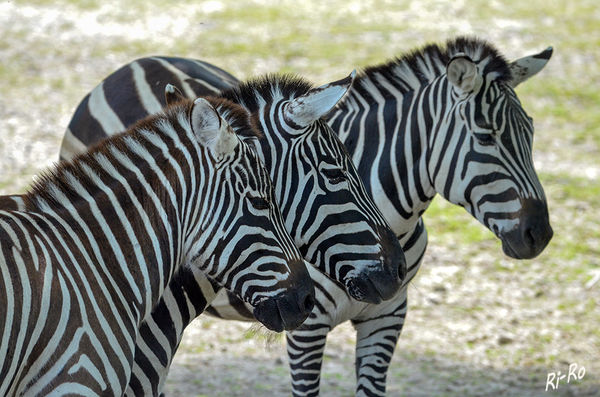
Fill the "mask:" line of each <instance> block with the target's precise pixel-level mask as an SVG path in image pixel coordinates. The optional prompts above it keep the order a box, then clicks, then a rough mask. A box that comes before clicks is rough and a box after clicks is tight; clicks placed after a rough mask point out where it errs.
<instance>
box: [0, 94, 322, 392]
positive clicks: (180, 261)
mask: <svg viewBox="0 0 600 397" xmlns="http://www.w3.org/2000/svg"><path fill="white" fill-rule="evenodd" d="M234 131H235V132H238V133H243V134H245V135H248V134H249V131H251V128H250V126H249V123H248V114H247V112H245V111H244V110H243V109H242V108H241V107H239V106H237V105H234V104H232V103H230V102H227V101H225V100H221V99H219V100H210V102H209V101H207V100H205V99H202V98H200V99H198V100H196V101H194V102H192V101H186V102H181V103H180V104H178V105H176V106H173V107H170V108H168V109H167V110H166V112H165V113H161V114H159V115H157V116H153V117H150V118H148V119H146V120H144V121H142V122H140V123H138V124H136V126H135V127H134V128H132V129H131V130H129V131H127V132H125V133H123V134H120V135H116V136H114V137H113V138H111V139H109V140H106V141H105V142H104V143H102V144H101V145H99V146H98V147H96V148H95V149H92V150H91V151H90V152H88V153H85V154H83V155H81V156H78V157H76V158H75V159H74V160H72V161H69V162H63V163H61V164H60V165H58V166H57V167H55V168H53V169H52V170H51V171H50V172H47V173H46V174H45V175H44V176H42V177H41V178H40V180H39V181H37V182H36V183H35V185H34V187H33V188H32V189H31V191H30V192H29V193H28V194H26V195H25V196H23V197H22V199H23V201H19V200H17V201H15V204H17V205H18V206H20V207H21V208H23V210H21V211H16V210H3V211H0V249H1V251H2V255H1V256H0V262H1V263H0V285H1V288H0V290H2V293H1V294H0V319H1V321H0V325H1V326H0V329H1V330H2V331H1V334H0V357H3V358H4V359H3V360H2V363H0V395H66V394H70V395H71V394H77V395H90V396H91V395H94V396H95V395H122V394H123V393H124V391H125V387H126V386H127V384H128V382H129V379H130V376H131V369H132V364H133V359H134V351H135V349H136V337H137V334H138V328H139V326H140V324H141V322H142V320H143V319H144V318H146V317H148V316H149V314H150V313H151V312H152V310H153V308H154V306H155V304H156V303H157V302H158V301H159V299H160V298H161V297H163V295H165V296H167V293H166V292H165V288H167V287H168V285H169V282H170V280H171V277H172V275H173V274H178V270H179V269H180V268H184V269H187V270H188V271H190V272H192V273H200V272H202V273H204V274H206V275H209V276H210V277H211V279H212V280H213V281H214V282H216V283H218V284H219V285H222V286H225V287H226V288H229V289H231V290H232V291H234V292H235V293H236V295H238V296H239V297H241V298H242V299H243V300H245V301H246V302H248V303H250V304H251V305H253V306H254V307H255V308H256V309H255V313H256V314H257V316H258V317H261V316H263V317H264V318H268V319H269V320H268V323H267V325H269V326H272V327H273V328H280V326H281V325H282V324H281V323H283V325H285V326H286V328H291V327H294V326H297V325H298V324H300V323H301V322H302V321H303V320H304V319H305V318H306V316H308V314H309V313H310V310H311V309H312V301H313V298H312V294H313V288H312V281H311V279H310V277H309V276H308V273H307V271H306V268H305V266H304V264H303V262H302V259H301V257H300V253H299V252H298V250H297V248H296V247H295V246H294V244H293V241H292V239H291V237H290V236H289V235H288V234H287V232H286V231H285V229H284V227H283V220H282V219H281V216H280V213H279V211H278V208H277V205H276V204H275V203H274V202H273V188H272V185H271V183H270V179H269V177H268V174H267V171H266V170H265V169H264V167H263V166H262V164H261V163H260V162H259V161H258V158H257V156H256V154H255V151H254V149H253V148H251V147H249V146H248V145H247V144H245V143H243V142H242V141H240V139H239V138H238V136H237V135H236V134H235V133H234ZM3 202H6V200H4V201H3ZM198 288H200V289H201V290H202V291H204V290H206V291H208V292H207V294H206V295H207V296H211V292H212V291H213V288H212V286H211V285H210V284H209V283H199V284H198ZM189 298H190V299H189V302H190V304H191V305H202V306H204V305H206V301H205V300H204V298H203V297H202V296H198V295H194V296H190V297H189ZM307 299H308V301H309V302H311V304H309V305H308V307H307V305H306V301H307ZM273 319H276V320H275V321H274V320H273Z"/></svg>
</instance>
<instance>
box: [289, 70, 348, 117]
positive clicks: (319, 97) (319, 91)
mask: <svg viewBox="0 0 600 397" xmlns="http://www.w3.org/2000/svg"><path fill="white" fill-rule="evenodd" d="M355 76H356V70H354V71H352V73H351V74H350V75H349V76H347V77H345V78H343V79H341V80H338V81H334V82H332V83H329V84H325V85H322V86H320V87H317V88H313V89H311V90H309V91H308V92H307V93H306V94H304V95H302V96H300V97H298V98H294V99H292V100H291V101H289V102H288V103H287V104H286V105H285V107H284V110H283V116H284V118H285V119H286V121H288V122H290V123H292V124H295V125H297V126H299V127H306V126H308V125H310V124H311V123H313V122H315V121H316V120H318V119H319V118H321V117H323V116H324V115H326V114H327V113H329V112H330V111H331V109H333V107H334V106H335V105H336V104H337V103H338V102H339V100H340V99H342V97H343V96H344V95H345V94H346V92H348V90H349V89H350V87H351V86H352V82H353V81H354V77H355Z"/></svg>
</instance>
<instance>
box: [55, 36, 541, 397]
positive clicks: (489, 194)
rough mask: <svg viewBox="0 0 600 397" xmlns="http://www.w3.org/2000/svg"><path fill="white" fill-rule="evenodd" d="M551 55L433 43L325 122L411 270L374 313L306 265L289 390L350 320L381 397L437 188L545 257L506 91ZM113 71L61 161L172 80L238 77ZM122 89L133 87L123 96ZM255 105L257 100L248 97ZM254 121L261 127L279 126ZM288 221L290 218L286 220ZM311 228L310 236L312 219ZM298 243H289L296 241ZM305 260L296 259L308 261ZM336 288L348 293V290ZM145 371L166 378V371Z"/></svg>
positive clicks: (370, 83) (192, 87)
mask: <svg viewBox="0 0 600 397" xmlns="http://www.w3.org/2000/svg"><path fill="white" fill-rule="evenodd" d="M551 54H552V51H551V49H548V50H545V51H543V52H541V53H539V54H536V55H533V56H529V57H525V58H521V59H519V60H517V61H515V62H511V63H509V62H507V61H506V60H505V59H504V58H503V57H502V56H501V55H500V53H499V52H498V51H497V50H496V49H495V48H494V47H493V46H492V45H490V44H489V43H487V42H484V41H481V40H478V39H473V38H458V39H455V40H450V41H449V42H447V43H446V45H444V46H440V45H429V46H426V47H424V48H422V49H420V50H417V51H414V52H412V53H410V54H408V55H405V56H402V57H400V58H397V59H394V60H392V61H390V62H388V63H386V64H383V65H380V66H376V67H372V68H367V69H366V70H365V71H364V72H363V73H362V74H361V75H359V77H358V78H357V81H356V83H355V85H354V86H353V87H352V89H350V91H349V94H348V95H347V97H346V98H345V99H344V100H343V101H342V102H341V103H340V105H339V106H338V107H337V108H336V110H335V111H334V112H332V113H331V114H330V115H329V116H328V119H329V124H330V125H331V126H333V127H334V131H335V132H336V133H338V134H339V136H340V138H341V139H342V140H343V141H344V143H345V144H346V147H347V149H348V151H349V152H350V153H351V155H352V160H353V161H354V163H355V164H356V166H357V167H358V172H359V174H360V175H361V176H362V178H363V182H364V183H365V185H366V189H367V190H368V191H369V192H370V193H371V194H372V195H373V196H374V198H375V201H376V202H377V204H378V206H379V208H381V210H382V211H383V212H384V214H385V216H386V218H387V219H388V221H389V222H390V224H391V225H392V228H393V230H394V232H395V233H396V235H397V236H398V237H399V239H400V242H401V244H402V247H403V248H404V250H405V253H406V257H407V261H408V274H407V276H406V277H405V278H404V279H405V283H404V286H403V288H401V289H400V290H399V291H398V292H397V293H396V295H395V296H394V297H393V298H392V299H391V300H389V301H387V302H384V303H381V304H378V305H373V304H370V303H360V302H357V301H356V300H354V299H351V297H350V296H348V293H347V291H345V289H344V288H342V287H341V286H340V285H339V284H337V283H336V282H335V281H333V280H331V279H329V278H327V277H325V276H324V274H329V275H331V273H332V272H331V270H332V269H331V268H329V269H328V270H330V271H329V272H328V271H327V268H325V269H326V270H325V272H324V273H321V272H314V271H312V270H311V271H310V273H311V276H312V277H313V279H314V280H315V284H316V294H317V302H316V305H315V310H314V311H313V313H312V315H311V316H310V318H309V319H308V320H307V322H305V324H304V325H303V326H302V327H301V329H299V330H296V331H294V332H290V333H288V351H289V355H290V365H291V370H292V382H293V391H294V394H295V395H317V394H318V390H319V374H320V366H321V360H322V353H323V350H324V346H325V340H326V336H327V333H328V331H329V330H330V329H332V328H333V327H334V326H335V325H337V324H339V323H340V322H342V321H346V320H348V319H350V320H352V321H353V324H354V325H355V327H356V329H357V350H356V355H357V359H356V371H357V395H383V394H384V393H385V380H386V373H387V367H388V365H389V362H390V360H391V357H392V354H393V350H394V347H395V345H396V341H397V339H398V337H399V334H400V331H401V329H402V325H403V323H404V316H405V314H406V283H407V282H408V281H409V280H410V279H412V277H414V275H415V274H416V272H417V270H418V267H419V265H420V261H421V258H422V256H423V254H424V251H425V248H426V244H427V235H426V230H425V227H424V224H423V221H422V218H421V215H422V214H423V212H424V211H425V210H426V209H427V207H428V205H429V204H430V203H431V201H432V199H433V197H434V196H435V195H436V194H438V193H439V194H441V195H442V196H443V197H445V198H446V199H448V200H449V201H451V202H453V203H455V204H458V205H461V206H463V207H464V208H465V209H466V210H467V211H469V212H470V213H471V214H472V215H473V216H474V217H475V218H476V219H478V220H479V221H480V222H482V223H483V224H484V225H485V226H486V227H488V228H489V229H490V230H492V231H493V232H494V233H495V234H496V235H497V236H498V237H499V238H500V239H501V241H502V244H503V249H504V252H505V253H506V254H507V255H510V256H512V257H515V258H531V257H534V256H535V255H537V254H539V253H540V252H541V251H542V250H543V249H544V247H545V246H546V245H547V243H548V242H549V240H550V239H551V237H552V229H551V227H550V225H549V222H548V211H547V205H546V200H545V197H544V193H543V189H542V187H541V185H540V183H539V180H538V178H537V175H536V174H535V171H534V167H533V162H532V158H531V148H532V139H533V124H532V120H531V119H530V118H529V116H527V114H526V113H525V111H524V110H523V108H522V106H521V104H520V102H519V100H518V98H517V96H516V94H515V92H514V87H515V86H516V85H517V84H519V83H520V82H522V81H524V80H526V79H527V78H529V77H531V76H532V75H534V74H535V73H537V72H538V71H539V70H541V69H542V68H543V67H544V65H545V64H546V62H547V61H548V59H549V58H550V56H551ZM115 75H119V78H120V84H121V86H117V85H115V84H114V82H113V84H112V85H111V84H107V83H110V77H109V78H108V79H107V80H105V82H104V83H103V85H101V86H99V87H97V88H96V89H95V90H94V91H93V92H92V93H91V95H90V96H88V97H86V98H85V99H84V101H83V102H82V104H81V105H80V106H79V107H78V109H77V111H76V114H75V116H74V119H73V121H72V122H71V124H70V127H69V131H67V135H66V136H65V140H64V141H63V148H62V149H61V156H62V157H68V156H70V155H71V154H72V153H73V152H74V151H78V150H81V149H82V148H83V147H85V146H86V145H90V144H93V143H94V142H97V141H99V140H100V139H103V138H104V137H105V136H107V135H110V134H111V133H113V132H115V130H111V129H110V128H106V127H107V126H108V127H110V124H111V123H113V124H118V123H121V124H125V125H127V124H128V123H130V122H133V121H135V120H137V119H139V118H141V117H143V116H144V115H146V114H148V113H152V112H155V111H156V106H155V105H156V104H157V103H158V104H159V105H158V107H160V98H162V96H163V87H164V84H165V83H167V82H171V83H175V84H176V85H178V86H179V87H180V88H181V89H182V91H183V92H184V93H185V95H186V96H189V97H193V96H197V95H202V94H207V93H209V92H210V93H217V92H218V91H219V90H224V89H227V90H229V87H230V86H231V85H233V84H236V83H237V81H236V80H235V79H234V78H232V76H230V75H228V74H227V73H226V72H224V71H222V70H220V69H218V68H216V67H214V66H211V65H208V64H206V63H203V62H200V61H193V60H185V59H181V58H147V59H142V60H138V61H136V62H133V63H132V64H130V65H127V66H125V67H124V68H122V69H120V70H119V71H117V72H116V73H115ZM122 87H126V88H129V89H131V88H133V89H134V90H136V91H137V92H135V93H130V94H127V93H126V92H124V91H123V89H122ZM231 91H235V89H234V90H231ZM256 102H260V99H258V100H257V101H256ZM283 102H284V101H283ZM249 103H250V104H256V103H255V102H253V101H252V100H251V99H249ZM275 103H277V102H276V101H275ZM117 104H118V105H117ZM279 106H281V104H280V105H279ZM117 114H118V116H117ZM253 120H254V121H255V122H260V123H263V125H264V124H265V123H266V122H268V121H269V120H274V121H275V123H274V124H277V121H279V120H281V119H280V118H279V119H278V118H272V119H268V120H266V121H265V120H264V119H260V118H253ZM117 122H118V123H117ZM100 123H102V125H101V124H100ZM282 148H283V149H282ZM286 149H287V146H285V145H281V147H280V146H278V145H277V142H274V144H273V146H264V147H263V149H262V153H263V155H262V156H263V159H268V158H269V157H271V158H276V157H277V156H278V153H277V152H278V151H280V150H286ZM275 163H277V162H276V161H275V162H274V164H275ZM291 168H292V167H288V168H287V169H286V168H281V167H280V168H279V170H280V172H281V174H285V172H283V171H282V170H285V171H287V170H289V169H291ZM275 174H276V176H277V172H276V173H275ZM271 175H272V176H273V173H272V174H271ZM329 176H330V177H331V178H329V179H330V181H331V183H333V182H334V181H336V180H338V177H341V175H339V174H337V175H336V174H335V173H334V172H331V173H330V175H329ZM292 180H293V178H292ZM301 180H302V179H298V181H301ZM274 183H275V186H276V188H277V186H282V187H285V186H286V185H285V184H283V185H279V184H278V183H277V181H275V178H274ZM278 193H282V192H278ZM283 193H285V192H283ZM328 194H329V193H328ZM281 203H282V202H281V201H280V204H281ZM284 208H285V205H282V211H283V212H284V218H286V215H285V210H284ZM294 208H296V207H294ZM294 225H297V222H291V226H294ZM312 225H313V227H315V228H316V227H317V226H318V223H313V224H312ZM286 226H289V225H288V223H287V220H286ZM288 230H289V229H288ZM292 235H293V236H294V240H295V241H297V238H298V235H294V234H292ZM301 251H302V249H301ZM308 252H310V251H303V252H302V253H303V255H304V256H305V257H306V254H307V253H308ZM325 257H327V255H325ZM320 268H321V269H323V267H320ZM334 273H335V272H334ZM337 280H340V278H337ZM343 285H345V287H346V289H347V290H351V288H348V287H349V286H350V284H348V283H345V284H343ZM180 287H181V289H183V290H185V288H188V287H189V286H187V287H186V286H180ZM175 300H176V299H175ZM180 302H183V301H181V300H180ZM367 302H368V301H367ZM373 303H377V302H373ZM182 307H183V306H179V307H178V306H176V305H174V304H173V305H170V306H169V305H166V304H165V305H164V310H165V312H168V313H163V314H164V315H166V316H168V318H178V319H182V318H188V317H186V315H187V314H188V313H187V312H186V313H185V315H180V314H178V313H177V311H178V310H182ZM232 307H233V308H234V309H235V310H231V308H232ZM212 312H213V313H217V314H220V315H221V316H222V317H227V318H246V319H251V318H252V316H251V315H250V312H248V311H247V310H244V309H243V307H242V306H241V305H239V304H237V303H235V300H234V299H233V298H232V297H224V299H220V300H217V301H214V302H213V309H212ZM153 318H154V317H153ZM192 318H193V317H192ZM159 319H162V317H160V318H159ZM188 319H189V320H191V318H188ZM165 323H166V321H165ZM154 326H155V328H160V327H164V326H166V325H160V324H158V323H155V324H154ZM178 330H181V331H182V329H181V328H179V327H178ZM161 332H162V331H161ZM177 338H178V337H175V339H176V340H178V339H177ZM167 341H168V343H166V342H167ZM172 341H173V339H168V338H165V339H164V341H163V345H162V347H161V348H158V347H157V346H158V345H157V344H153V345H152V346H153V347H152V348H156V349H158V350H160V354H155V353H153V354H154V356H153V357H150V358H148V361H151V360H152V359H153V358H154V359H157V360H159V361H160V360H161V357H158V356H159V355H163V354H164V357H162V362H163V363H165V362H167V366H168V363H170V358H171V357H172V354H173V352H174V344H173V343H172ZM157 342H158V341H157ZM163 349H164V350H163ZM170 354H171V356H169V355H170ZM148 357H149V356H148ZM148 376H149V377H152V376H159V377H164V376H166V368H165V369H164V370H163V371H162V372H161V373H158V372H157V373H154V374H150V375H148ZM163 380H164V379H163ZM149 382H150V383H152V382H155V381H149ZM140 390H141V389H140Z"/></svg>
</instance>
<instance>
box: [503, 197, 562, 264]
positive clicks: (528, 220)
mask: <svg viewBox="0 0 600 397" xmlns="http://www.w3.org/2000/svg"><path fill="white" fill-rule="evenodd" d="M520 215H521V216H520V217H519V218H520V220H519V225H518V226H517V227H515V228H514V229H512V230H509V231H507V232H500V233H498V237H499V238H500V240H501V241H502V251H504V253H505V254H506V255H508V256H510V257H511V258H515V259H532V258H535V257H536V256H538V255H539V254H540V253H541V252H542V251H543V250H544V249H545V248H546V246H547V245H548V243H549V242H550V240H551V239H552V236H553V234H554V232H553V230H552V226H550V220H549V217H548V207H547V205H546V203H545V202H543V201H541V200H534V199H526V200H523V201H522V209H521V214H520Z"/></svg>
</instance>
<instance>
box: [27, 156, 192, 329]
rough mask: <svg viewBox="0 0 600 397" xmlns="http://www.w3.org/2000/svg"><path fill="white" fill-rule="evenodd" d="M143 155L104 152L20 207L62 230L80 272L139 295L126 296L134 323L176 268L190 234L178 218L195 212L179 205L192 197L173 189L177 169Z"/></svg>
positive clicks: (58, 175)
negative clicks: (92, 271)
mask: <svg viewBox="0 0 600 397" xmlns="http://www.w3.org/2000/svg"><path fill="white" fill-rule="evenodd" d="M138 149H139V148H138ZM147 149H148V155H147V156H139V155H138V156H135V155H132V153H130V152H128V151H127V150H122V151H117V150H115V151H112V152H110V151H108V152H109V153H111V156H107V155H106V151H105V152H103V155H98V156H97V155H95V153H94V152H92V153H90V154H89V155H86V156H84V157H81V158H80V159H78V160H77V161H76V162H74V163H73V164H72V165H67V166H59V168H57V169H56V170H54V173H53V174H52V175H50V176H47V177H46V179H45V180H43V181H42V182H40V184H39V186H38V187H36V188H34V191H33V192H32V193H30V194H29V195H28V197H27V199H26V202H27V203H28V204H27V208H28V209H29V210H34V211H36V212H42V213H44V214H45V215H46V216H47V217H49V218H50V219H51V222H53V223H54V224H60V225H62V228H64V230H66V231H67V234H68V238H70V239H72V240H73V241H74V244H75V245H76V246H77V247H78V248H79V251H78V252H79V254H80V256H79V257H78V259H82V260H83V262H82V266H83V265H86V266H88V267H91V266H94V267H98V268H99V270H100V271H103V272H104V273H105V274H110V275H109V276H108V277H110V278H114V279H115V280H118V279H120V281H116V283H117V284H118V285H126V286H127V285H130V286H131V290H132V291H136V290H137V291H139V292H138V293H134V292H131V291H128V292H126V293H127V294H129V293H132V294H133V299H132V300H131V302H132V305H133V306H135V308H136V310H137V309H139V311H140V318H139V319H138V320H140V321H141V319H142V318H144V317H145V316H146V315H147V314H149V313H150V312H151V310H152V307H153V306H154V304H155V303H156V302H158V300H159V299H160V297H161V295H162V293H163V291H164V289H165V288H166V286H167V284H168V283H169V280H170V278H171V276H172V275H173V273H174V272H175V271H176V270H177V269H178V265H179V264H180V263H181V262H182V256H183V255H182V251H183V235H184V230H186V227H187V226H188V225H187V224H184V222H183V221H182V217H183V214H184V211H193V206H188V207H185V206H184V205H183V204H184V203H185V200H186V199H187V200H188V201H189V200H190V197H191V196H190V195H188V194H187V193H188V192H186V191H185V188H184V187H182V186H181V184H179V183H177V180H178V179H177V177H176V176H175V175H174V174H175V171H174V168H176V167H173V169H169V168H168V167H166V166H164V164H165V163H168V161H165V160H164V159H161V158H158V157H157V156H156V153H153V150H152V147H148V148H147ZM158 164H162V165H161V166H158ZM180 165H181V164H179V165H178V166H180ZM199 175H202V173H201V172H197V173H196V176H199ZM190 184H191V182H190V180H186V185H187V186H190ZM201 184H202V183H201V182H198V181H197V182H196V186H198V185H201ZM41 191H45V192H44V193H42V192H41ZM86 258H89V260H88V259H86ZM140 299H141V300H140Z"/></svg>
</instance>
